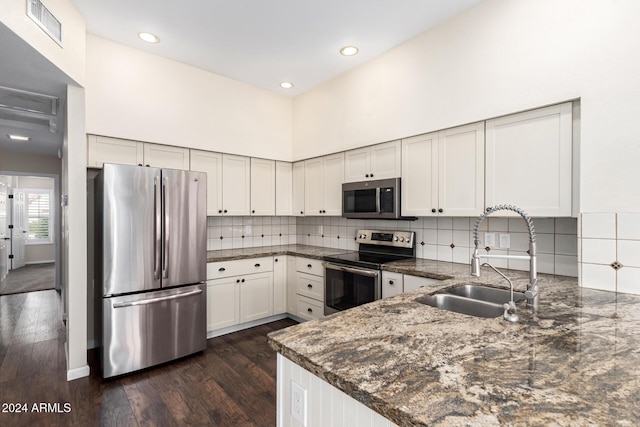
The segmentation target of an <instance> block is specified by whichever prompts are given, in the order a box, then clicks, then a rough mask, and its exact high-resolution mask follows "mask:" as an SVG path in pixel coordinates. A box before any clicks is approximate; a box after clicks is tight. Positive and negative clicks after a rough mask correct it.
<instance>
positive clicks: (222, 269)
mask: <svg viewBox="0 0 640 427" xmlns="http://www.w3.org/2000/svg"><path fill="white" fill-rule="evenodd" d="M225 270H226V268H224V267H220V268H219V269H218V271H225Z"/></svg>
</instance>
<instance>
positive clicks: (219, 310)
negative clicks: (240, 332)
mask: <svg viewBox="0 0 640 427" xmlns="http://www.w3.org/2000/svg"><path fill="white" fill-rule="evenodd" d="M237 280H238V278H236V277H227V278H224V279H216V280H207V332H208V331H214V330H216V329H220V328H226V327H227V326H233V325H237V324H238V323H240V311H239V306H238V301H239V287H238V284H237V283H236V281H237Z"/></svg>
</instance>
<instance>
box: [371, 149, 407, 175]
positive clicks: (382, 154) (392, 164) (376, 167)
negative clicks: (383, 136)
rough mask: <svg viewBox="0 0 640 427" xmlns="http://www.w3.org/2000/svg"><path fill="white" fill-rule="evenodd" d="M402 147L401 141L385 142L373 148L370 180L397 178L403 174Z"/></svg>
mask: <svg viewBox="0 0 640 427" xmlns="http://www.w3.org/2000/svg"><path fill="white" fill-rule="evenodd" d="M401 147H402V145H401V143H400V141H399V140H398V141H391V142H385V143H384V144H376V145H373V146H372V147H371V168H370V169H369V178H372V179H387V178H397V177H399V176H400V174H401V173H402V169H401V167H400V166H401V164H402V161H401V160H402V148H401Z"/></svg>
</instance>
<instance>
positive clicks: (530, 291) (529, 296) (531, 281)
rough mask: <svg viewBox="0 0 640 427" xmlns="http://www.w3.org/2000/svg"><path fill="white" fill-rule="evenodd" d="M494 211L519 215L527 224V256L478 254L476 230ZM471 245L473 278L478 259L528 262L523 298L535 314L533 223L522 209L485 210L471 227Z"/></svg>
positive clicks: (535, 283)
mask: <svg viewBox="0 0 640 427" xmlns="http://www.w3.org/2000/svg"><path fill="white" fill-rule="evenodd" d="M496 211H512V212H515V213H517V214H518V215H520V216H521V217H522V219H524V221H525V222H526V223H527V228H528V229H529V254H528V255H489V254H479V253H478V245H479V244H480V240H479V239H478V229H479V228H480V224H481V223H482V221H484V219H485V218H486V217H488V216H489V215H491V214H492V213H494V212H496ZM473 243H474V244H475V250H474V251H473V256H472V257H471V275H472V276H475V277H480V258H500V259H522V260H528V261H529V285H528V286H527V291H526V292H525V293H524V296H525V297H527V299H528V300H530V301H531V305H532V307H533V311H534V312H536V311H537V310H538V304H539V300H540V298H539V295H538V284H537V282H538V273H537V267H536V232H535V229H534V228H533V222H532V221H531V218H530V217H529V215H527V214H526V213H525V212H524V211H523V210H522V209H520V208H518V207H516V206H511V205H497V206H493V207H491V208H487V210H485V211H484V213H483V214H482V215H480V216H479V217H478V219H477V220H476V223H475V225H474V227H473ZM503 277H504V275H503ZM511 300H513V297H512V298H511Z"/></svg>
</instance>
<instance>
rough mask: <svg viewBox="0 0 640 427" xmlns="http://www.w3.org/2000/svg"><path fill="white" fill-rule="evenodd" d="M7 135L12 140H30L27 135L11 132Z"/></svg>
mask: <svg viewBox="0 0 640 427" xmlns="http://www.w3.org/2000/svg"><path fill="white" fill-rule="evenodd" d="M7 136H8V137H9V139H10V140H12V141H22V142H27V141H31V138H29V137H28V136H22V135H12V134H8V135H7Z"/></svg>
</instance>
